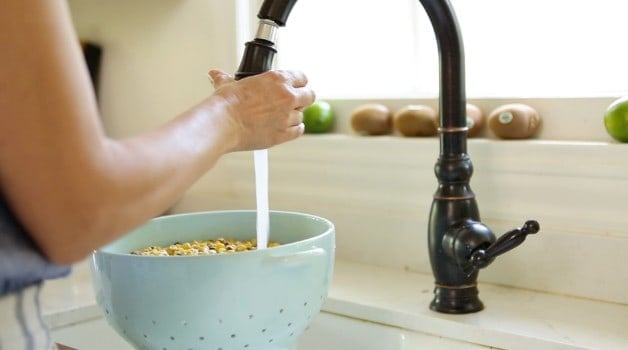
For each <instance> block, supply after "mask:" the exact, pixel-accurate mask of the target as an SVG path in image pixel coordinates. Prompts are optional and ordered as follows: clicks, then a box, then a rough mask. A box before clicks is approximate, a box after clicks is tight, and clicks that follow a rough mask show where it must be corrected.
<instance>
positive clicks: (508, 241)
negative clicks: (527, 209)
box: [469, 220, 540, 272]
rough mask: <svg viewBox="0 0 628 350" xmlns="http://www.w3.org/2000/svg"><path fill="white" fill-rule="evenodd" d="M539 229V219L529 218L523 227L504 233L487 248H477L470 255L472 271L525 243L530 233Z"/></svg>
mask: <svg viewBox="0 0 628 350" xmlns="http://www.w3.org/2000/svg"><path fill="white" fill-rule="evenodd" d="M539 229H540V226H539V223H538V222H537V221H535V220H528V221H526V222H525V223H524V224H523V226H522V227H521V228H516V229H514V230H511V231H508V232H506V233H504V234H503V235H502V236H501V237H499V238H498V239H497V240H496V241H495V242H494V243H493V244H491V245H490V246H488V247H487V248H486V249H477V250H475V251H474V252H473V253H471V256H470V257H469V260H470V262H471V266H472V271H471V272H473V271H475V270H477V269H481V268H483V267H486V266H488V265H489V264H490V263H491V262H492V261H493V259H495V258H496V257H497V256H499V255H502V254H504V253H506V252H508V251H509V250H512V249H514V248H516V247H517V246H519V245H520V244H521V243H523V241H524V240H525V239H526V237H527V236H528V235H529V234H535V233H537V232H539Z"/></svg>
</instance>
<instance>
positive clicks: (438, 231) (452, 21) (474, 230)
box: [236, 0, 539, 314]
mask: <svg viewBox="0 0 628 350" xmlns="http://www.w3.org/2000/svg"><path fill="white" fill-rule="evenodd" d="M419 1H420V3H421V4H422V5H423V7H424V9H425V11H426V12H427V15H428V17H429V18H430V21H431V23H432V27H433V29H434V32H435V34H436V41H437V44H438V52H439V58H440V99H439V104H440V108H439V110H440V122H439V129H438V130H439V138H440V155H439V157H438V159H437V162H436V165H435V167H434V172H435V174H436V177H437V179H438V189H437V190H436V192H435V193H434V197H433V202H432V207H431V210H430V216H429V224H428V243H429V254H430V263H431V266H432V272H433V275H434V278H435V288H434V299H433V300H432V302H431V303H430V308H431V309H432V310H434V311H438V312H444V313H453V314H464V313H471V312H477V311H480V310H482V309H483V308H484V306H483V304H482V302H481V301H480V299H479V297H478V289H477V278H478V273H479V269H480V268H483V267H486V266H487V265H489V264H490V263H491V262H492V261H493V260H494V259H495V257H497V256H498V255H501V254H503V253H506V252H507V251H509V250H511V249H513V248H515V247H517V246H518V245H520V244H521V243H522V242H523V241H524V240H525V239H526V237H527V235H528V234H534V233H537V232H538V231H539V224H538V222H536V221H534V220H529V221H527V222H525V223H524V224H523V226H522V227H520V228H517V229H514V230H511V231H509V232H507V233H505V234H503V235H502V236H501V237H499V239H496V238H495V235H494V234H493V232H492V231H491V230H490V229H489V228H488V227H487V226H486V225H484V224H482V223H481V222H480V213H479V209H478V205H477V203H476V200H475V194H474V193H473V191H472V190H471V187H470V185H469V181H470V179H471V175H472V173H473V165H472V163H471V159H470V157H469V155H468V154H467V125H466V96H465V84H464V50H463V45H462V38H461V35H460V30H459V25H458V21H457V19H456V16H455V13H454V10H453V8H452V6H451V4H450V3H449V1H448V0H419ZM295 3H296V0H265V1H264V2H263V3H262V6H261V8H260V10H259V13H258V15H257V16H258V18H259V26H258V30H257V33H256V35H255V38H254V40H252V41H249V42H247V43H246V47H245V50H244V54H243V57H242V61H241V63H240V67H239V68H238V72H237V73H236V79H242V78H245V77H247V76H250V75H255V74H259V73H261V72H265V71H268V70H270V69H271V68H272V64H273V60H274V56H275V54H276V53H277V50H276V48H275V42H276V36H277V31H278V28H279V27H283V26H285V24H286V20H287V19H288V16H289V14H290V11H291V10H292V8H293V6H294V5H295Z"/></svg>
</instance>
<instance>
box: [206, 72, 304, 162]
mask: <svg viewBox="0 0 628 350" xmlns="http://www.w3.org/2000/svg"><path fill="white" fill-rule="evenodd" d="M209 77H210V79H211V81H212V84H213V85H214V88H215V89H216V90H215V92H214V94H213V95H212V98H210V100H211V99H216V98H218V99H221V100H222V101H224V102H225V103H226V111H227V116H228V118H229V120H230V121H231V122H232V123H231V124H232V125H233V126H234V127H235V128H234V130H235V140H234V144H233V145H232V147H231V150H232V151H244V150H254V149H264V148H269V147H271V146H274V145H277V144H280V143H283V142H286V141H290V140H293V139H295V138H297V137H299V136H301V135H303V132H304V130H305V127H304V125H303V113H302V110H303V108H305V107H307V106H309V105H311V104H312V103H313V102H314V100H315V99H316V95H315V93H314V91H313V90H312V89H310V88H309V87H307V82H308V81H307V77H306V76H305V75H304V74H303V73H302V72H299V71H269V72H265V73H261V74H259V75H255V76H251V77H247V78H244V79H242V80H239V81H235V79H234V78H233V77H232V76H231V75H229V74H227V73H225V72H223V71H220V70H211V71H210V72H209Z"/></svg>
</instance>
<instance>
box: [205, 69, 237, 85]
mask: <svg viewBox="0 0 628 350" xmlns="http://www.w3.org/2000/svg"><path fill="white" fill-rule="evenodd" d="M207 76H208V77H209V80H210V81H211V82H212V85H214V88H216V89H218V88H219V87H221V86H222V85H224V84H227V83H231V82H233V81H234V79H233V77H232V76H231V75H229V74H227V73H225V72H223V71H221V70H219V69H212V70H210V71H209V73H207Z"/></svg>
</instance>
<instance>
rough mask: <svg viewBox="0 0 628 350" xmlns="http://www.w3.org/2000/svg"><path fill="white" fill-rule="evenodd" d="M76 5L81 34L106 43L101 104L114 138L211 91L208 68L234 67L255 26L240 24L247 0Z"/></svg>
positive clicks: (80, 1)
mask: <svg viewBox="0 0 628 350" xmlns="http://www.w3.org/2000/svg"><path fill="white" fill-rule="evenodd" d="M69 3H70V6H71V10H72V14H73V17H74V21H75V27H76V29H77V32H78V35H79V37H80V38H82V39H89V40H91V41H93V42H96V43H98V44H100V45H101V46H102V47H103V62H102V68H101V78H100V79H101V80H100V107H101V112H102V116H103V122H104V124H105V127H106V130H107V132H108V133H109V134H110V135H111V136H113V137H126V136H130V135H133V134H136V133H138V132H141V131H143V130H146V129H148V128H152V127H154V126H157V125H159V124H161V123H163V122H165V121H166V120H168V119H169V118H171V117H172V116H174V115H176V114H177V113H180V112H181V111H183V110H184V109H186V108H187V107H188V106H190V105H191V104H193V103H195V102H197V101H199V100H201V99H202V98H204V97H206V96H208V94H210V93H211V91H212V87H211V84H210V83H209V81H208V79H207V71H208V70H209V69H211V68H221V69H224V70H226V71H228V72H233V71H235V69H236V68H237V62H238V60H239V56H238V50H239V46H240V45H241V44H240V43H241V42H242V41H243V40H241V39H240V37H241V36H242V32H243V31H246V30H248V28H247V27H246V25H248V23H242V25H239V24H237V22H236V18H239V17H241V13H242V12H238V13H237V12H236V9H237V8H238V7H239V6H240V7H242V6H244V5H243V4H244V3H245V1H224V0H185V1H184V0H132V1H99V0H70V1H69ZM247 14H248V13H247ZM237 15H238V16H237Z"/></svg>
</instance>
